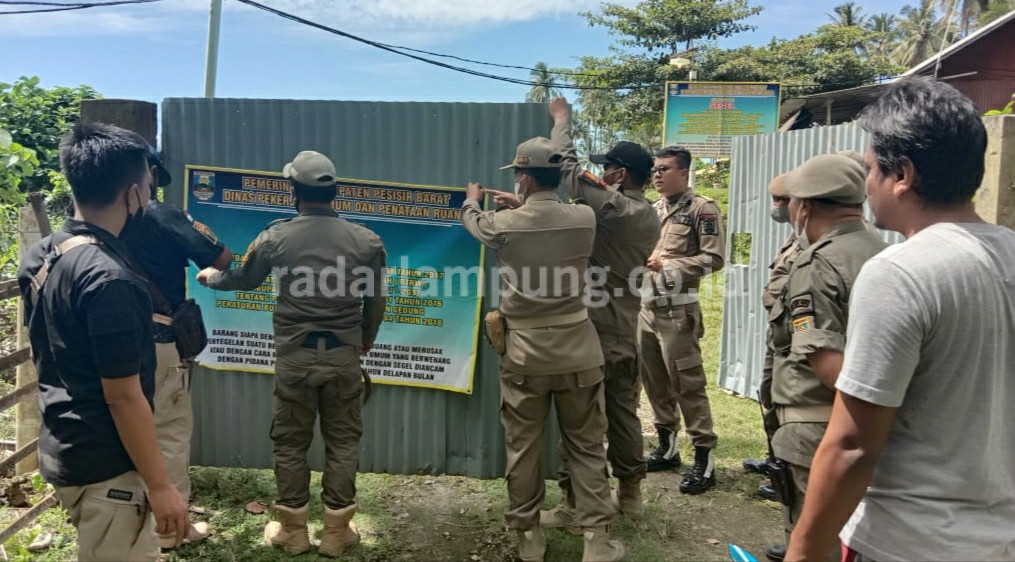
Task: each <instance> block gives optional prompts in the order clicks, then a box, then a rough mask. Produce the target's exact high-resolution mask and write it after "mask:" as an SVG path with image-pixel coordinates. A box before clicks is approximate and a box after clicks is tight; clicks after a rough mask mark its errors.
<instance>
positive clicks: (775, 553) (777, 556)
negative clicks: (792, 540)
mask: <svg viewBox="0 0 1015 562" xmlns="http://www.w3.org/2000/svg"><path fill="white" fill-rule="evenodd" d="M765 558H768V559H769V560H771V561H772V562H782V560H783V559H784V558H786V545H784V544H773V545H772V546H770V547H768V548H767V549H765Z"/></svg>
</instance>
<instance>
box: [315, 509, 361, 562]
mask: <svg viewBox="0 0 1015 562" xmlns="http://www.w3.org/2000/svg"><path fill="white" fill-rule="evenodd" d="M355 514H356V504H349V505H347V506H345V507H343V508H341V509H330V508H329V507H328V506H324V534H322V535H321V546H319V547H317V553H318V554H320V555H321V556H327V557H329V558H338V557H339V556H342V553H343V552H345V549H347V548H349V547H351V546H356V545H357V544H359V532H357V531H356V524H355V523H353V522H352V516H353V515H355Z"/></svg>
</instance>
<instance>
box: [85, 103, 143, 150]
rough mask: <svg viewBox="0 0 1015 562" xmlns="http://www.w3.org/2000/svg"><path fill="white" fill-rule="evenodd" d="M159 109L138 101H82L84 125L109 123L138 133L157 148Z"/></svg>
mask: <svg viewBox="0 0 1015 562" xmlns="http://www.w3.org/2000/svg"><path fill="white" fill-rule="evenodd" d="M157 116H158V107H157V106H156V105H155V104H154V103H151V102H147V101H138V100H82V101H81V122H82V123H96V122H97V123H108V124H110V125H116V126H117V127H123V128H124V129H129V130H131V131H134V132H136V133H137V134H139V135H141V136H142V137H144V139H145V140H146V141H148V144H150V145H152V146H155V137H156V136H157V133H158V117H157Z"/></svg>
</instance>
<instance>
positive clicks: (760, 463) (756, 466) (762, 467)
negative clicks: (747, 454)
mask: <svg viewBox="0 0 1015 562" xmlns="http://www.w3.org/2000/svg"><path fill="white" fill-rule="evenodd" d="M744 472H747V473H749V474H768V459H744Z"/></svg>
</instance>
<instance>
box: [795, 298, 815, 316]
mask: <svg viewBox="0 0 1015 562" xmlns="http://www.w3.org/2000/svg"><path fill="white" fill-rule="evenodd" d="M789 310H790V314H792V315H793V316H801V315H804V314H814V298H813V297H811V294H810V293H803V294H801V295H797V296H795V297H791V298H790V299H789Z"/></svg>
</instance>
